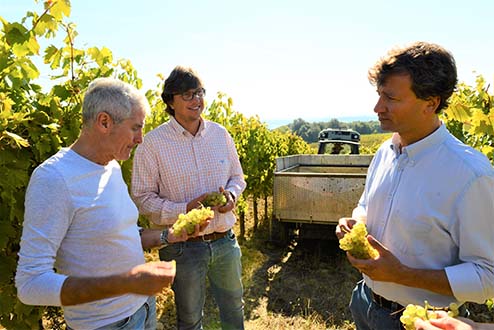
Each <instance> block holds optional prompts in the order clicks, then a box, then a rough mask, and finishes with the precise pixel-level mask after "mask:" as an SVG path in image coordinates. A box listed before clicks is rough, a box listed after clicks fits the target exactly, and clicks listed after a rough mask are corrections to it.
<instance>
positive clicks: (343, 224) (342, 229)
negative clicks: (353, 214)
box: [335, 218, 357, 239]
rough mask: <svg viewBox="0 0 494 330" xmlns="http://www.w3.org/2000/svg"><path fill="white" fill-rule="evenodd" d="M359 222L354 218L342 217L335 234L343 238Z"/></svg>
mask: <svg viewBox="0 0 494 330" xmlns="http://www.w3.org/2000/svg"><path fill="white" fill-rule="evenodd" d="M356 223H357V220H355V219H353V218H341V219H340V220H339V221H338V225H337V226H336V230H335V234H336V237H338V239H342V238H343V236H345V233H348V232H349V231H350V230H352V227H353V226H354V225H355V224H356Z"/></svg>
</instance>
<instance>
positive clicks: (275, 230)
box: [269, 217, 290, 245]
mask: <svg viewBox="0 0 494 330" xmlns="http://www.w3.org/2000/svg"><path fill="white" fill-rule="evenodd" d="M269 240H270V241H271V242H274V243H278V244H280V245H287V244H288V242H289V241H290V224H289V223H287V222H281V221H279V220H277V219H275V218H274V217H273V218H271V220H270V221H269Z"/></svg>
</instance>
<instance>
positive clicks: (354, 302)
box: [350, 280, 403, 330]
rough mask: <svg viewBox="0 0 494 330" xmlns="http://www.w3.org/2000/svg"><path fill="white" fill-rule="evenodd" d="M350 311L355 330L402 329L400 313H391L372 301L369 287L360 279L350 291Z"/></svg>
mask: <svg viewBox="0 0 494 330" xmlns="http://www.w3.org/2000/svg"><path fill="white" fill-rule="evenodd" d="M350 311H351V312H352V317H353V321H354V322H355V326H356V327H357V330H400V329H403V328H402V325H401V322H400V316H401V313H396V314H393V315H392V313H393V311H392V310H388V309H386V308H383V307H381V306H379V305H378V304H376V303H375V302H374V301H372V296H371V293H370V289H369V287H368V286H367V285H365V283H364V281H363V280H361V281H360V282H358V283H357V286H356V287H355V289H353V292H352V299H351V300H350Z"/></svg>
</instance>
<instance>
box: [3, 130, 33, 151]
mask: <svg viewBox="0 0 494 330" xmlns="http://www.w3.org/2000/svg"><path fill="white" fill-rule="evenodd" d="M4 138H9V139H10V140H12V141H13V142H15V144H16V145H17V146H18V147H25V148H26V147H29V142H28V141H27V140H26V139H24V138H23V137H20V136H19V135H17V134H15V133H11V132H8V131H3V132H2V136H1V137H0V140H2V139H4Z"/></svg>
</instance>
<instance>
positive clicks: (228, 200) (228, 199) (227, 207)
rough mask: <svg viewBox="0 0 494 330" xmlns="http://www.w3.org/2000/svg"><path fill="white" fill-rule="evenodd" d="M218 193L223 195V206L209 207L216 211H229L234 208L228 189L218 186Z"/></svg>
mask: <svg viewBox="0 0 494 330" xmlns="http://www.w3.org/2000/svg"><path fill="white" fill-rule="evenodd" d="M220 193H222V194H223V195H225V198H226V204H225V205H223V206H215V207H212V208H211V209H212V210H215V211H218V212H219V213H226V212H230V211H231V210H233V209H234V208H235V201H234V200H233V198H232V195H231V193H230V192H229V191H228V190H225V189H224V188H223V187H220Z"/></svg>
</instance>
